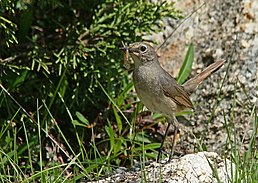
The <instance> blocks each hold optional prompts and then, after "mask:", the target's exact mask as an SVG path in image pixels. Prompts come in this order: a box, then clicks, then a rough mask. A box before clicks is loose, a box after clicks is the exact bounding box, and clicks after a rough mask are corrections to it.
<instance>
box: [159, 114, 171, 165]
mask: <svg viewBox="0 0 258 183" xmlns="http://www.w3.org/2000/svg"><path fill="white" fill-rule="evenodd" d="M167 120H168V119H167ZM170 125H171V123H168V126H167V128H166V132H165V135H164V137H163V139H162V142H161V145H160V148H159V153H158V157H157V163H158V162H159V159H160V156H161V154H162V148H163V145H164V142H165V140H166V137H167V134H168V129H169V127H170Z"/></svg>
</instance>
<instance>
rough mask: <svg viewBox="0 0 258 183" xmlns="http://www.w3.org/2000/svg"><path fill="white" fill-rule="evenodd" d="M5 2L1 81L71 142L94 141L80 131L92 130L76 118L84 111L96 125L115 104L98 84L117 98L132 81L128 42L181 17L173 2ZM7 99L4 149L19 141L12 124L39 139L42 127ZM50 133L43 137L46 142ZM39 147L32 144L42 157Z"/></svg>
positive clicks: (32, 114) (33, 115)
mask: <svg viewBox="0 0 258 183" xmlns="http://www.w3.org/2000/svg"><path fill="white" fill-rule="evenodd" d="M0 6H1V10H0V12H1V16H0V26H1V32H0V36H1V43H0V59H1V60H0V64H1V79H0V83H2V85H3V86H4V87H5V88H6V89H7V90H8V91H9V92H10V94H11V95H12V96H14V98H15V99H16V100H17V101H18V103H19V104H21V106H22V107H23V108H24V109H26V111H27V112H28V113H29V115H30V118H31V119H35V118H36V116H37V120H35V121H34V122H36V121H37V122H40V126H41V127H43V128H44V127H45V128H46V129H47V128H50V129H51V128H52V127H53V126H55V123H53V119H55V121H56V122H57V123H58V124H59V125H60V126H61V127H62V129H63V131H64V133H65V134H66V135H67V136H66V137H68V141H71V142H73V141H74V138H77V140H79V139H81V140H82V141H89V139H90V138H91V135H85V136H81V135H78V134H80V133H81V131H85V128H79V127H75V126H73V124H72V121H73V119H74V118H75V119H76V118H78V115H80V114H83V115H84V116H85V120H87V121H89V123H90V124H93V123H94V121H96V118H97V117H99V116H100V114H101V113H103V112H105V110H106V109H107V108H108V106H109V104H110V100H109V99H108V97H107V96H106V95H105V94H104V92H103V91H102V89H101V87H100V85H99V84H98V83H100V84H101V86H103V88H104V89H105V90H106V91H107V93H108V95H110V96H111V97H112V98H116V96H118V95H119V94H120V93H121V92H122V91H123V90H124V89H125V88H126V87H127V86H128V75H127V74H126V72H125V71H124V69H123V67H122V59H123V55H122V53H121V52H120V50H119V47H120V46H121V45H122V44H121V43H122V41H123V42H129V43H130V42H135V41H141V37H142V35H144V34H149V33H151V32H157V31H160V30H162V23H161V22H160V21H158V20H161V19H162V18H163V17H166V16H167V17H173V18H174V17H177V16H179V12H177V11H176V10H175V9H174V8H173V5H172V4H167V3H166V2H160V1H158V2H157V3H151V2H149V1H148V0H141V1H130V0H128V1H121V0H115V1H113V0H112V1H111V0H100V1H90V0H86V1H84V0H78V1H61V0H52V1H23V0H14V1H10V0H4V1H3V2H2V3H1V5H0ZM0 101H1V102H0V111H1V113H0V119H1V121H2V123H3V124H4V125H3V129H5V130H3V133H2V136H1V138H2V139H3V141H2V142H1V143H2V145H4V146H5V150H4V151H5V152H8V151H10V150H11V149H12V148H13V147H12V146H10V144H8V143H7V144H6V143H5V142H7V141H8V142H12V140H14V138H15V137H14V135H11V136H10V134H8V133H7V132H8V129H9V128H11V124H12V123H15V125H17V126H16V127H15V128H11V130H17V131H16V133H15V134H16V135H17V136H16V137H17V138H19V139H23V140H24V139H25V137H26V135H27V137H26V138H28V139H34V141H33V143H34V144H39V142H38V139H37V138H35V137H37V135H38V134H35V124H32V123H28V121H30V119H29V118H28V116H27V117H26V116H24V111H23V110H20V109H21V106H19V105H17V103H16V102H15V101H14V100H13V99H11V98H10V97H8V96H7V95H6V92H3V90H2V92H1V95H0ZM77 111H79V112H80V113H78V112H77ZM76 112H77V113H76ZM76 114H77V116H76ZM103 118H104V119H103V121H104V123H105V124H104V125H107V121H106V120H105V116H104V117H103ZM50 119H52V122H51V120H50ZM111 123H112V122H111ZM15 125H14V126H15ZM48 126H49V127H48ZM25 129H26V133H25V131H24V130H25ZM77 130H78V131H79V132H77ZM87 130H88V131H89V129H86V131H87ZM56 131H58V130H56ZM83 134H84V133H83ZM7 137H8V138H7ZM46 138H47V137H44V136H42V142H43V143H44V142H45V140H44V139H46ZM7 139H9V140H7ZM45 143H46V142H45ZM78 143H79V142H78ZM43 145H44V144H43ZM72 145H73V146H74V147H76V146H77V147H78V145H77V144H76V143H72ZM84 145H86V148H89V146H87V145H89V144H88V143H86V144H84ZM2 147H3V146H2ZM80 147H81V146H80ZM40 148H41V147H39V146H33V150H34V152H35V154H34V156H33V157H34V158H35V159H34V160H35V162H38V156H37V153H38V152H39V151H40ZM75 149H76V148H75ZM27 153H28V151H22V152H21V153H20V156H21V157H26V156H27ZM25 159H26V158H25ZM26 161H27V160H26Z"/></svg>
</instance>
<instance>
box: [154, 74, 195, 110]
mask: <svg viewBox="0 0 258 183" xmlns="http://www.w3.org/2000/svg"><path fill="white" fill-rule="evenodd" d="M159 80H160V84H161V87H162V89H163V92H164V95H165V96H167V97H169V98H171V99H172V100H173V101H174V102H175V103H176V104H178V105H180V106H183V107H186V108H193V104H192V102H191V100H190V97H189V94H188V93H187V92H186V91H185V89H184V88H183V87H182V86H181V85H179V84H177V82H176V80H175V79H174V78H173V77H172V76H171V75H170V74H168V73H167V72H166V71H165V74H162V75H160V76H159Z"/></svg>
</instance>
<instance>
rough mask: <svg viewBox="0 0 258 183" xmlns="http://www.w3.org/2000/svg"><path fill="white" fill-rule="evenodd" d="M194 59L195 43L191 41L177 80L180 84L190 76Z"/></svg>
mask: <svg viewBox="0 0 258 183" xmlns="http://www.w3.org/2000/svg"><path fill="white" fill-rule="evenodd" d="M193 61H194V46H193V43H191V44H190V45H189V47H188V50H187V53H186V56H185V60H184V63H183V65H182V67H181V69H180V71H179V74H178V78H177V82H178V83H179V84H182V83H183V82H184V81H185V80H186V79H187V77H188V76H189V74H190V72H191V70H192V65H193Z"/></svg>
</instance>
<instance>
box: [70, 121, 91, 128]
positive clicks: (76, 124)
mask: <svg viewBox="0 0 258 183" xmlns="http://www.w3.org/2000/svg"><path fill="white" fill-rule="evenodd" d="M72 123H73V124H74V125H75V126H82V127H87V125H85V124H82V123H80V122H79V121H77V120H73V121H72Z"/></svg>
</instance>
